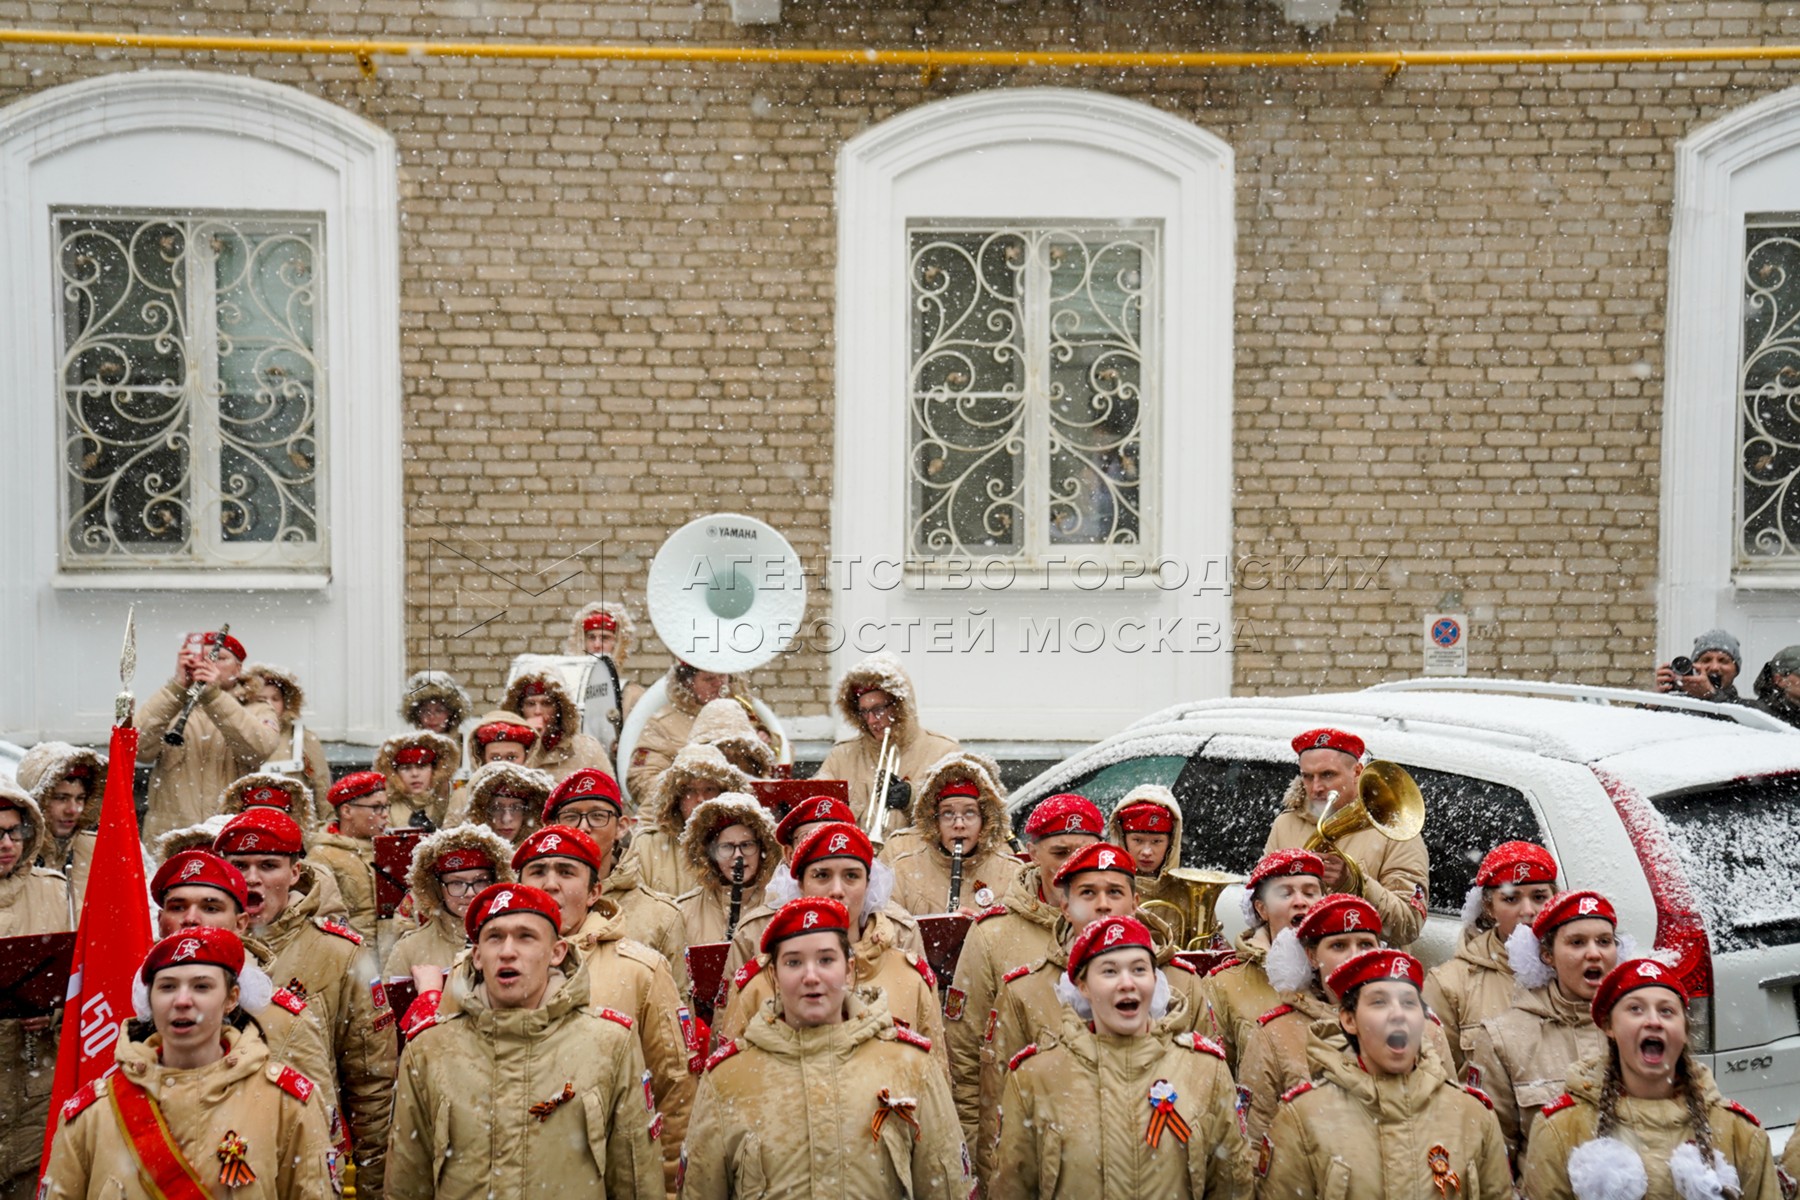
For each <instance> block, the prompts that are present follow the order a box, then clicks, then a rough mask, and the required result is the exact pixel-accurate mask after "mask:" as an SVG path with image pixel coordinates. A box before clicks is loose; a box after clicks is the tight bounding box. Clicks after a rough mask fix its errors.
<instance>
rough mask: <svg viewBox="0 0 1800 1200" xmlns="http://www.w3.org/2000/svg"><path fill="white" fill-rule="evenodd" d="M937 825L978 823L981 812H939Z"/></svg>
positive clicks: (979, 822)
mask: <svg viewBox="0 0 1800 1200" xmlns="http://www.w3.org/2000/svg"><path fill="white" fill-rule="evenodd" d="M938 824H939V825H979V824H981V814H980V813H978V812H941V813H939V814H938Z"/></svg>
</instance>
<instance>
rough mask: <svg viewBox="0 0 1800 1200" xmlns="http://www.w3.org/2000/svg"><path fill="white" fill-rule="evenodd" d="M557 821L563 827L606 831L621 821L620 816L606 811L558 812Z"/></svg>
mask: <svg viewBox="0 0 1800 1200" xmlns="http://www.w3.org/2000/svg"><path fill="white" fill-rule="evenodd" d="M556 819H557V821H558V823H560V824H563V825H578V826H580V827H581V828H583V829H605V828H606V827H608V826H609V825H611V824H612V823H613V822H614V821H616V820H618V819H619V814H618V813H615V812H607V811H606V810H605V809H601V810H600V811H599V812H578V813H572V812H567V811H564V812H558V813H557V814H556Z"/></svg>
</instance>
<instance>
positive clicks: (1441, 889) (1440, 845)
mask: <svg viewBox="0 0 1800 1200" xmlns="http://www.w3.org/2000/svg"><path fill="white" fill-rule="evenodd" d="M1407 773H1408V774H1410V775H1411V776H1412V777H1413V782H1414V783H1416V784H1418V785H1419V794H1420V795H1421V796H1424V797H1425V833H1424V837H1425V850H1426V852H1427V853H1428V854H1430V855H1431V909H1432V911H1433V912H1440V913H1461V912H1462V906H1463V899H1464V898H1465V897H1466V896H1467V895H1468V894H1469V889H1470V888H1472V887H1474V886H1475V872H1476V871H1477V870H1478V869H1480V867H1481V860H1482V859H1483V858H1485V857H1486V856H1487V852H1488V851H1489V850H1492V849H1493V848H1494V847H1495V846H1498V845H1499V844H1500V843H1501V842H1536V843H1537V844H1538V845H1540V846H1541V845H1544V844H1545V840H1544V830H1543V827H1542V826H1540V825H1539V824H1538V819H1537V814H1536V813H1535V812H1534V811H1532V807H1531V802H1530V801H1529V800H1527V799H1526V798H1525V794H1524V793H1523V792H1521V791H1519V789H1518V788H1513V787H1508V786H1506V785H1505V784H1503V783H1493V782H1491V781H1489V780H1486V779H1475V778H1473V777H1472V776H1468V775H1456V774H1453V773H1451V772H1449V771H1433V770H1431V769H1429V768H1426V767H1407Z"/></svg>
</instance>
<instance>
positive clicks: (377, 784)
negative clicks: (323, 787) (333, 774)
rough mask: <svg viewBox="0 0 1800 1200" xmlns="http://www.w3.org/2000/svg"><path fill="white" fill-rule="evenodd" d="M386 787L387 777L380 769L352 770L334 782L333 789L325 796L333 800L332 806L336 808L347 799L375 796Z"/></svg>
mask: <svg viewBox="0 0 1800 1200" xmlns="http://www.w3.org/2000/svg"><path fill="white" fill-rule="evenodd" d="M386 787H387V777H386V776H385V775H383V774H381V773H380V772H379V771H352V772H351V773H350V774H348V775H346V776H344V777H343V778H342V779H340V780H338V781H337V782H336V783H334V784H332V785H331V790H330V791H329V792H327V793H325V798H326V799H327V800H329V801H331V807H333V808H336V807H338V805H340V804H342V803H343V802H344V801H346V800H360V799H362V798H363V797H364V796H373V795H374V794H375V793H376V792H379V791H381V790H383V789H384V788H386Z"/></svg>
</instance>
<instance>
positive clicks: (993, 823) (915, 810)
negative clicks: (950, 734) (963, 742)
mask: <svg viewBox="0 0 1800 1200" xmlns="http://www.w3.org/2000/svg"><path fill="white" fill-rule="evenodd" d="M960 779H967V780H969V781H970V782H972V783H974V784H975V786H976V788H977V789H979V790H980V792H981V795H980V796H979V797H978V798H977V800H976V803H978V804H979V805H980V806H981V837H980V838H979V839H977V840H976V843H975V845H973V846H971V847H969V848H968V850H967V852H966V853H967V854H968V855H969V857H975V856H977V855H981V854H989V853H1004V852H1005V849H1006V834H1007V831H1008V830H1009V829H1010V828H1011V826H1009V825H1008V824H1007V821H1006V788H1005V787H1003V786H1002V785H1001V783H1000V768H999V767H998V766H996V765H995V764H994V760H993V759H991V758H986V757H984V756H982V755H980V754H971V753H969V752H968V751H966V750H963V751H958V752H957V753H955V754H946V755H944V757H942V758H940V759H938V760H937V761H936V762H934V763H932V764H931V766H929V767H927V768H926V770H925V775H924V777H923V778H922V779H920V780H919V783H918V786H917V787H916V788H914V789H913V803H912V823H913V828H914V829H917V830H918V831H919V836H920V837H922V838H923V839H924V840H925V843H926V845H928V846H931V847H934V848H936V847H937V844H938V839H937V813H938V793H939V792H940V791H941V790H943V788H944V786H945V785H946V784H949V783H954V782H955V781H957V780H960ZM940 853H941V851H940Z"/></svg>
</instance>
